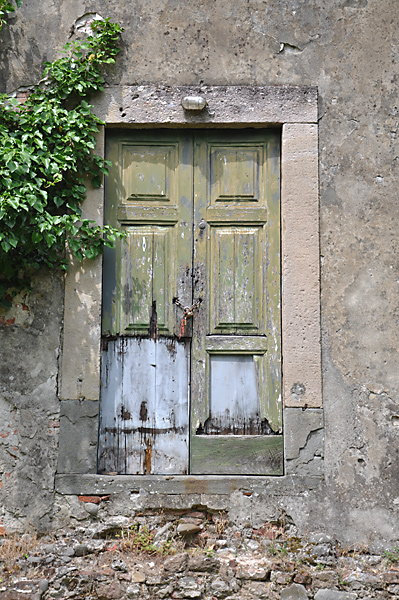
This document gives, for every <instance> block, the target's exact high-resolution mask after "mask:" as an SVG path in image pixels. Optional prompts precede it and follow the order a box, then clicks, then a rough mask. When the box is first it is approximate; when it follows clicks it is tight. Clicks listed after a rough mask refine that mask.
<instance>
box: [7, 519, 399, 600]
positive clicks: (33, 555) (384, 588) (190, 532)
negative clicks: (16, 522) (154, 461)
mask: <svg viewBox="0 0 399 600" xmlns="http://www.w3.org/2000/svg"><path fill="white" fill-rule="evenodd" d="M88 512H89V511H88ZM94 512H96V511H94ZM21 537H22V538H23V544H22V542H20V540H19V538H3V539H2V540H1V541H0V598H1V600H69V599H76V600H129V599H137V600H142V599H143V600H152V599H154V600H155V599H156V600H158V599H163V598H166V599H168V598H173V599H180V598H181V599H185V598H199V599H202V600H218V599H225V600H255V599H262V598H267V599H271V600H312V599H314V600H357V599H359V600H360V599H363V600H372V599H373V600H374V599H396V598H399V549H398V550H397V549H392V551H390V552H385V553H384V554H383V555H376V554H372V553H370V552H369V551H368V548H365V547H364V548H357V549H355V548H343V547H341V546H339V545H338V544H337V543H336V542H335V541H334V540H332V539H331V538H330V537H329V536H327V535H325V534H322V533H320V534H313V535H312V536H310V537H309V539H301V538H299V537H297V535H296V531H295V528H294V527H293V526H292V525H289V524H284V523H279V522H275V523H265V524H264V526H263V527H261V528H260V529H253V528H252V527H251V526H250V525H249V524H246V525H245V526H243V527H235V526H234V525H232V524H231V523H229V522H228V521H227V519H226V517H225V515H223V514H209V513H207V512H205V511H201V510H193V511H190V512H186V513H184V512H183V511H181V512H180V513H176V512H175V513H170V512H169V513H158V514H155V513H152V514H151V513H149V514H141V515H137V514H136V515H135V516H134V517H132V518H128V517H113V518H107V519H106V520H104V521H102V522H99V521H98V520H97V521H96V518H95V516H94V517H93V520H92V523H91V524H90V525H89V526H88V527H83V526H79V527H76V528H74V529H72V528H69V529H63V530H59V531H58V532H56V533H55V534H53V535H51V536H50V535H46V536H44V537H42V538H41V539H38V540H36V538H35V536H34V535H32V534H31V535H28V534H25V535H24V536H21ZM24 548H25V550H24Z"/></svg>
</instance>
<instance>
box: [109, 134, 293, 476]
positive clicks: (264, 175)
mask: <svg viewBox="0 0 399 600" xmlns="http://www.w3.org/2000/svg"><path fill="white" fill-rule="evenodd" d="M107 157H108V158H110V160H111V161H112V162H113V167H112V169H111V173H110V177H109V179H108V182H107V186H106V218H107V221H108V222H109V223H112V224H114V225H119V226H121V227H122V228H123V229H124V230H125V231H126V234H127V235H126V238H125V239H124V240H123V241H122V242H121V243H120V244H118V245H117V248H116V249H115V250H107V252H106V253H105V255H104V281H103V289H104V297H103V352H102V390H101V407H100V436H99V472H108V473H109V472H116V473H133V474H136V473H137V474H185V473H191V474H237V475H240V474H257V475H261V474H262V475H265V474H281V473H282V468H283V467H282V464H283V463H282V447H283V440H282V435H281V429H282V422H281V414H282V407H281V360H280V205H279V136H278V132H276V131H274V130H251V131H248V130H242V131H237V130H236V131H221V130H213V131H202V132H198V131H195V132H193V131H184V132H175V131H172V130H170V131H160V130H159V131H152V132H151V131H141V132H136V131H134V132H127V131H124V132H121V131H116V130H115V131H111V132H110V133H109V134H108V136H107ZM194 304H195V305H196V308H195V309H194V310H193V316H190V317H188V319H187V321H186V323H185V324H184V327H183V328H182V317H183V309H182V306H183V307H184V306H188V307H191V306H192V305H194Z"/></svg>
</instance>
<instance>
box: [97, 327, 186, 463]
mask: <svg viewBox="0 0 399 600" xmlns="http://www.w3.org/2000/svg"><path fill="white" fill-rule="evenodd" d="M189 354H190V352H189V343H187V342H179V341H178V340H176V339H168V338H161V339H157V340H155V339H151V338H137V337H125V338H118V339H116V340H110V341H108V342H107V343H106V344H105V348H104V350H103V356H102V371H103V381H104V384H103V388H102V393H101V414H100V438H99V471H100V472H107V473H110V472H111V473H112V472H117V473H125V474H144V475H149V474H185V473H187V471H188V423H189V417H188V405H189V360H190V356H189Z"/></svg>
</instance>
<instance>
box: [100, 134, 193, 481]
mask: <svg viewBox="0 0 399 600" xmlns="http://www.w3.org/2000/svg"><path fill="white" fill-rule="evenodd" d="M107 157H108V158H110V160H111V161H112V163H113V166H112V167H111V170H110V176H109V178H108V180H107V183H106V206H105V214H106V220H107V222H108V223H112V224H113V225H114V226H122V228H123V230H124V231H125V233H126V238H125V239H124V240H122V241H121V242H120V243H118V245H117V247H116V249H115V250H112V249H106V251H105V253H104V268H103V270H104V276H103V289H104V296H103V325H102V326H103V352H102V389H101V407H100V435H99V460H98V469H99V472H103V473H104V472H106V473H109V472H116V473H132V474H136V473H138V474H147V475H148V474H161V473H164V474H172V473H173V474H184V473H187V472H188V436H189V426H188V423H189V360H190V343H189V341H187V339H181V340H179V339H178V336H179V332H180V322H181V314H180V313H181V311H180V309H179V308H178V307H177V306H176V305H175V304H173V301H172V300H173V298H174V297H178V298H179V299H180V300H181V302H182V303H184V305H188V304H191V299H192V278H191V270H190V267H191V259H192V210H193V208H192V186H193V173H192V139H191V135H189V136H188V137H187V136H185V135H181V134H180V135H176V134H175V133H173V132H171V133H167V132H135V133H134V134H131V133H129V132H126V131H125V132H118V131H113V132H110V133H109V134H108V135H107ZM188 333H189V327H187V328H186V335H187V334H188ZM144 417H145V418H144Z"/></svg>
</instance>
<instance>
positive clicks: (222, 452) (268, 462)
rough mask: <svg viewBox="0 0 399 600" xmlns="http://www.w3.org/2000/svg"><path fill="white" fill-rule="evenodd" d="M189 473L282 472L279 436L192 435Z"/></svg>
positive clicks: (273, 473)
mask: <svg viewBox="0 0 399 600" xmlns="http://www.w3.org/2000/svg"><path fill="white" fill-rule="evenodd" d="M191 472H194V473H196V474H198V475H201V474H209V475H215V474H219V475H226V474H234V473H239V474H241V475H244V474H248V475H265V474H268V475H283V437H282V436H276V435H268V436H265V435H264V436H235V435H226V436H225V435H218V436H206V435H203V436H195V438H194V439H193V440H192V451H191Z"/></svg>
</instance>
